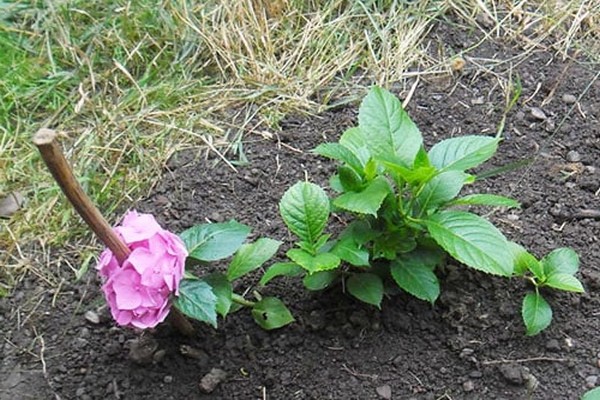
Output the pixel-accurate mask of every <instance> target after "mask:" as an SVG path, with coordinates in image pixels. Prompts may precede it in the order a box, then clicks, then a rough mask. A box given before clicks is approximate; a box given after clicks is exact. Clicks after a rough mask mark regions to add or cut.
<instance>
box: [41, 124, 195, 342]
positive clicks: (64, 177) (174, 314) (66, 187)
mask: <svg viewBox="0 0 600 400" xmlns="http://www.w3.org/2000/svg"><path fill="white" fill-rule="evenodd" d="M57 136H58V134H57V133H56V131H53V130H51V129H45V128H42V129H40V130H39V131H38V132H37V133H36V134H35V135H34V136H33V144H35V145H36V146H37V148H38V150H39V151H40V154H41V155H42V159H43V160H44V162H45V163H46V166H47V167H48V169H49V170H50V173H52V176H53V177H54V179H55V180H56V182H57V183H58V185H59V186H60V188H61V189H62V191H63V193H64V194H65V196H67V199H69V201H70V202H71V204H72V205H73V208H75V210H76V211H77V213H78V214H79V215H80V216H81V218H83V220H84V221H85V223H86V224H87V225H88V227H89V228H90V229H91V230H92V232H94V233H95V234H96V236H98V238H99V239H100V241H101V242H102V243H104V245H105V246H106V247H108V248H109V249H110V250H111V251H112V253H113V254H114V255H115V257H116V258H117V261H118V262H119V264H122V263H123V262H124V261H125V260H127V257H129V254H131V250H129V247H127V245H126V244H125V243H123V241H122V240H121V238H119V236H118V235H117V234H116V233H115V232H114V231H113V229H112V227H111V226H110V225H109V224H108V222H107V221H106V219H104V217H103V216H102V214H100V211H98V209H97V208H96V206H95V205H94V203H92V201H91V200H90V198H89V197H88V196H87V195H86V194H85V192H84V191H83V188H82V187H81V185H80V184H79V182H77V180H76V179H75V176H74V175H73V170H72V169H71V167H70V166H69V163H68V162H67V160H66V159H65V156H64V154H63V152H62V150H61V148H60V145H59V144H58V141H57V140H56V139H57ZM169 320H170V321H171V323H172V324H173V326H175V328H176V329H177V330H179V332H181V333H182V334H184V335H186V336H191V335H193V333H194V327H193V326H192V324H191V323H190V321H189V320H188V319H187V318H186V317H185V316H184V315H183V314H181V312H180V311H179V310H178V309H176V308H175V307H171V312H170V313H169Z"/></svg>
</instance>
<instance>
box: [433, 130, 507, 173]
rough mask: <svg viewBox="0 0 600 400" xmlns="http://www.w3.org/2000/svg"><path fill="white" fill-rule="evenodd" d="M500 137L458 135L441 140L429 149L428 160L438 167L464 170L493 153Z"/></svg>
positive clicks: (476, 164)
mask: <svg viewBox="0 0 600 400" xmlns="http://www.w3.org/2000/svg"><path fill="white" fill-rule="evenodd" d="M499 142H500V139H497V138H494V137H490V136H476V135H468V136H460V137H455V138H451V139H446V140H442V141H441V142H439V143H437V144H436V145H434V146H433V147H432V148H431V150H429V160H430V161H431V164H433V165H434V166H435V167H437V168H438V169H443V170H445V171H449V170H456V171H466V170H468V169H470V168H473V167H476V166H478V165H480V164H482V163H484V162H485V161H487V160H488V159H489V158H490V157H492V156H493V155H494V153H495V152H496V149H497V148H498V143H499Z"/></svg>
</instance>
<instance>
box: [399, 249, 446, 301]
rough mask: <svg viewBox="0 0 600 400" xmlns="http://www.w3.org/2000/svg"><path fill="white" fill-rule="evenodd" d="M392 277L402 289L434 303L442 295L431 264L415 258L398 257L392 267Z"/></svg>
mask: <svg viewBox="0 0 600 400" xmlns="http://www.w3.org/2000/svg"><path fill="white" fill-rule="evenodd" d="M390 272H391V274H392V277H393V278H394V280H395V281H396V283H397V284H398V286H400V287H401V288H402V289H404V290H405V291H407V292H408V293H410V294H412V295H413V296H415V297H416V298H418V299H421V300H425V301H428V302H430V303H431V304H433V303H434V302H435V300H436V299H437V298H438V296H439V295H440V283H439V281H438V278H437V276H436V275H435V274H434V273H433V270H432V268H431V266H430V265H425V264H419V263H418V260H417V259H414V258H404V259H403V258H398V259H397V260H395V261H394V262H392V264H391V267H390Z"/></svg>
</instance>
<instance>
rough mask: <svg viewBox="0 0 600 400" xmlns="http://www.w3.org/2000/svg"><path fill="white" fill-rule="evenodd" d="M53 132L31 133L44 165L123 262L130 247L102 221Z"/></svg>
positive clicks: (103, 241)
mask: <svg viewBox="0 0 600 400" xmlns="http://www.w3.org/2000/svg"><path fill="white" fill-rule="evenodd" d="M57 136H58V135H57V134H56V132H55V131H53V130H50V129H40V130H39V131H38V132H37V133H36V134H35V136H34V137H33V143H34V144H35V145H36V146H37V148H38V149H39V151H40V154H41V155H42V158H43V159H44V162H45V163H46V166H48V169H49V170H50V172H51V173H52V176H53V177H54V179H55V180H56V182H57V183H58V185H59V186H60V188H61V189H62V191H63V193H64V194H65V195H66V196H67V198H68V199H69V201H70V202H71V204H72V205H73V207H74V208H75V210H76V211H77V213H78V214H79V215H80V216H81V218H83V220H84V221H85V222H86V224H87V225H88V226H89V228H90V229H91V230H92V231H93V232H94V233H95V234H96V236H98V238H99V239H100V241H101V242H102V243H104V244H105V245H106V247H108V248H109V249H110V250H111V251H112V252H113V254H114V255H115V257H117V260H118V261H119V264H121V263H123V261H125V260H126V259H127V257H128V256H129V254H130V253H131V251H130V250H129V248H128V247H127V245H125V243H123V241H122V240H121V239H120V238H119V236H118V235H117V234H116V233H115V232H114V231H113V229H112V227H111V226H110V225H109V224H108V222H106V220H105V219H104V217H103V216H102V214H100V211H98V209H97V208H96V206H94V204H93V203H92V201H91V200H90V198H89V197H88V196H87V195H86V194H85V192H84V191H83V188H82V187H81V185H80V184H79V182H77V180H76V179H75V176H73V171H72V170H71V167H70V166H69V164H68V163H67V160H66V159H65V156H64V155H63V153H62V151H61V149H60V146H59V144H58V142H57V141H56V137H57Z"/></svg>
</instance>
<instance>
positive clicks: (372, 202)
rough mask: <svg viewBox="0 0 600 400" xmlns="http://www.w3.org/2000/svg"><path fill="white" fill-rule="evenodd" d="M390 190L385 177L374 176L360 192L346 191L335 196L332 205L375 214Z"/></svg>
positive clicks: (361, 212)
mask: <svg viewBox="0 0 600 400" xmlns="http://www.w3.org/2000/svg"><path fill="white" fill-rule="evenodd" d="M390 190H391V189H390V185H389V183H388V182H387V181H386V180H385V178H383V177H380V178H376V179H375V180H373V181H372V182H371V183H369V185H368V186H367V187H365V188H364V189H363V190H362V191H360V192H347V193H344V194H342V195H341V196H339V197H337V198H336V199H335V200H334V201H333V205H334V206H336V207H339V208H341V209H343V210H347V211H352V212H356V213H360V214H369V215H373V216H377V210H379V207H381V203H383V200H384V199H385V198H386V196H387V195H388V194H389V193H390Z"/></svg>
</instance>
